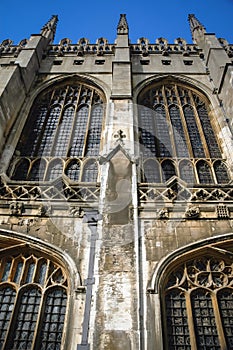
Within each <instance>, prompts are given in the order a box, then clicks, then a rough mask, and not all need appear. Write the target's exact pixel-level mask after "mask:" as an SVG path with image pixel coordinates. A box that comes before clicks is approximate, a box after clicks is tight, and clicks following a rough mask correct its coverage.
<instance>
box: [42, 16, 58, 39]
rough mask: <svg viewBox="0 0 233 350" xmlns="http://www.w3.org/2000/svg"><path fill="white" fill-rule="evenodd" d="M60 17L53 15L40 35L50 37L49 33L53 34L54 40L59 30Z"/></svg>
mask: <svg viewBox="0 0 233 350" xmlns="http://www.w3.org/2000/svg"><path fill="white" fill-rule="evenodd" d="M57 22H58V16H57V15H53V16H52V17H51V18H50V20H49V21H48V22H47V23H46V24H45V25H44V26H43V27H42V28H41V31H40V34H41V35H43V36H48V33H52V38H53V39H54V36H55V33H56V28H57Z"/></svg>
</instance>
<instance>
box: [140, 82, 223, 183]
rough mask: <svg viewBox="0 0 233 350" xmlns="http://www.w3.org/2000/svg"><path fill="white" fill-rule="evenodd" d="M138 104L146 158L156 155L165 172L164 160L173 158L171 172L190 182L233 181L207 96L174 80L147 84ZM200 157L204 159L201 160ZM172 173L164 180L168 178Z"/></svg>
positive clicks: (141, 143) (142, 143) (142, 142)
mask: <svg viewBox="0 0 233 350" xmlns="http://www.w3.org/2000/svg"><path fill="white" fill-rule="evenodd" d="M138 104H139V108H138V114H139V141H140V145H141V153H142V154H143V158H144V160H146V159H147V158H152V157H156V158H157V159H158V161H159V162H160V167H161V171H162V172H164V170H163V167H162V163H163V160H165V159H167V158H173V160H174V163H173V165H174V171H171V172H170V175H168V176H170V177H171V176H173V175H174V174H177V175H178V176H180V177H181V178H182V179H183V180H184V181H186V182H187V183H188V184H191V183H201V184H211V183H219V184H220V183H227V182H229V175H228V171H227V168H226V165H225V163H224V160H222V155H221V151H220V147H219V145H218V141H217V138H216V136H215V133H214V129H213V126H212V124H211V120H210V116H209V112H208V108H209V106H208V104H207V101H206V98H205V97H204V96H202V95H200V93H199V92H196V91H194V90H192V89H191V88H187V87H185V86H183V85H182V84H176V83H172V82H170V83H167V84H160V85H157V86H156V85H155V86H151V87H148V88H146V89H145V90H144V91H142V93H141V94H140V95H139V98H138ZM185 158H186V160H187V159H190V162H189V163H187V162H186V166H184V164H183V163H180V161H181V160H182V159H185ZM198 159H201V160H202V161H200V162H197V160H198ZM145 164H146V163H145ZM181 164H183V165H182V166H181ZM214 164H215V165H214ZM220 169H221V170H220ZM168 176H163V177H162V180H163V181H167V180H168Z"/></svg>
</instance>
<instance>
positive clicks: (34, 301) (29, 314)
mask: <svg viewBox="0 0 233 350" xmlns="http://www.w3.org/2000/svg"><path fill="white" fill-rule="evenodd" d="M40 302H41V292H40V290H39V289H37V288H32V287H31V288H30V289H28V290H25V291H24V292H23V293H22V295H21V296H20V297H19V299H18V303H19V308H18V312H17V314H16V315H15V318H16V324H15V327H14V330H13V334H12V339H13V341H12V343H11V344H9V345H10V346H11V349H25V350H27V349H32V345H33V337H34V332H35V328H36V324H37V319H38V313H39V306H40Z"/></svg>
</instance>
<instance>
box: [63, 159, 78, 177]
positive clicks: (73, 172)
mask: <svg viewBox="0 0 233 350" xmlns="http://www.w3.org/2000/svg"><path fill="white" fill-rule="evenodd" d="M65 172H66V175H67V176H68V177H69V178H70V180H72V181H79V174H80V163H79V162H78V161H76V160H73V161H71V162H70V163H69V164H68V165H67V168H66V171H65Z"/></svg>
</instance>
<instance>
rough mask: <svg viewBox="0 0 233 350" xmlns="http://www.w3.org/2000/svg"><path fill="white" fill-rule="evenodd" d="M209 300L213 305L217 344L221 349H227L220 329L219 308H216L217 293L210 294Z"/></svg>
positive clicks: (221, 328)
mask: <svg viewBox="0 0 233 350" xmlns="http://www.w3.org/2000/svg"><path fill="white" fill-rule="evenodd" d="M211 300H212V304H213V310H214V316H215V321H216V328H217V331H218V338H219V343H220V346H221V349H222V350H224V349H227V344H226V340H225V335H224V331H223V327H222V321H221V315H220V311H219V306H218V300H217V293H216V291H215V292H214V293H211Z"/></svg>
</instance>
